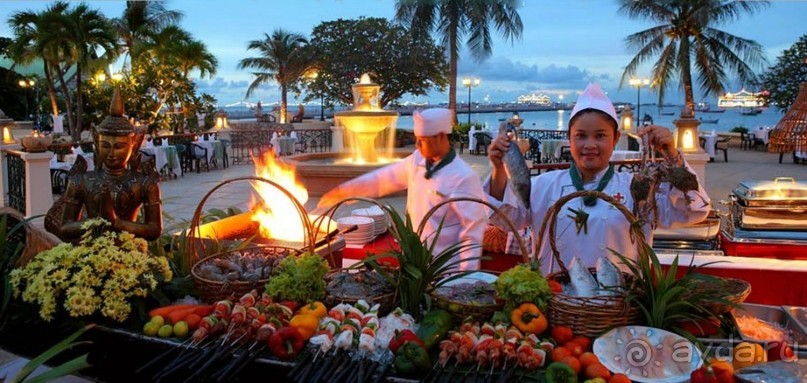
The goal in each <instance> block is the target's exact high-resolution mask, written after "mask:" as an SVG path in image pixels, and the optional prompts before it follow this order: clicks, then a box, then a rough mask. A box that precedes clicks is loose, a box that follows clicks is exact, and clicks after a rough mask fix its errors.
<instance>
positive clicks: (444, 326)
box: [416, 310, 454, 350]
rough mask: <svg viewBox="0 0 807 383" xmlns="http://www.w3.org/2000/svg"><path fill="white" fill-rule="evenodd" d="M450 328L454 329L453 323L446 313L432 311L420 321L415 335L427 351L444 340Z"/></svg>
mask: <svg viewBox="0 0 807 383" xmlns="http://www.w3.org/2000/svg"><path fill="white" fill-rule="evenodd" d="M452 327H454V323H453V322H452V320H451V314H449V313H448V311H445V310H432V311H429V312H428V313H427V314H426V315H425V316H424V317H423V320H422V321H420V327H418V330H417V332H416V334H417V336H418V338H420V339H421V340H422V341H423V343H424V344H425V345H426V349H427V350H428V349H430V348H432V346H434V345H436V344H437V343H438V342H440V340H441V339H443V338H445V336H446V334H448V332H449V331H450V330H451V328H452Z"/></svg>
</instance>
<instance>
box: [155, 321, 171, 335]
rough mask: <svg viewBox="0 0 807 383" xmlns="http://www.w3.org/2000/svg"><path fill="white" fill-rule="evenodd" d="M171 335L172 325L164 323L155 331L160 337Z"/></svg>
mask: <svg viewBox="0 0 807 383" xmlns="http://www.w3.org/2000/svg"><path fill="white" fill-rule="evenodd" d="M171 335H174V327H173V326H171V325H170V324H164V325H163V326H162V327H160V329H159V330H158V331H157V336H159V337H160V338H168V337H170V336H171Z"/></svg>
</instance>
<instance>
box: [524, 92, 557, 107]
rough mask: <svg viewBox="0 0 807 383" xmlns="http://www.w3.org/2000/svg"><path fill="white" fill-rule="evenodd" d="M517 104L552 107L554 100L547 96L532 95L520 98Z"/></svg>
mask: <svg viewBox="0 0 807 383" xmlns="http://www.w3.org/2000/svg"><path fill="white" fill-rule="evenodd" d="M516 102H517V103H519V104H536V105H550V104H551V103H552V100H550V99H549V96H547V95H546V94H535V93H533V94H530V95H521V96H518V98H517V99H516Z"/></svg>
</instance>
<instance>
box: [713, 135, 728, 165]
mask: <svg viewBox="0 0 807 383" xmlns="http://www.w3.org/2000/svg"><path fill="white" fill-rule="evenodd" d="M729 141H731V137H729V136H726V137H722V138H720V139H718V140H717V141H715V155H717V152H718V151H722V152H723V161H726V162H729Z"/></svg>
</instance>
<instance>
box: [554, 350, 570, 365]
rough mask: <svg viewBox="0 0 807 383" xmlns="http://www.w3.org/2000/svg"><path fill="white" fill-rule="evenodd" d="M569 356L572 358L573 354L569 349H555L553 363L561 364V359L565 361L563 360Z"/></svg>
mask: <svg viewBox="0 0 807 383" xmlns="http://www.w3.org/2000/svg"><path fill="white" fill-rule="evenodd" d="M567 356H572V352H571V351H569V349H568V348H566V347H555V349H554V350H552V361H553V362H560V361H561V359H563V358H565V357H567Z"/></svg>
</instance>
